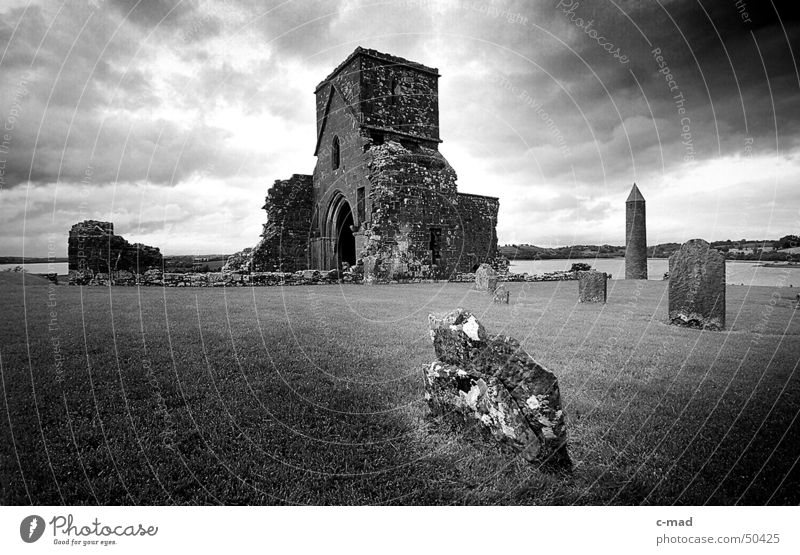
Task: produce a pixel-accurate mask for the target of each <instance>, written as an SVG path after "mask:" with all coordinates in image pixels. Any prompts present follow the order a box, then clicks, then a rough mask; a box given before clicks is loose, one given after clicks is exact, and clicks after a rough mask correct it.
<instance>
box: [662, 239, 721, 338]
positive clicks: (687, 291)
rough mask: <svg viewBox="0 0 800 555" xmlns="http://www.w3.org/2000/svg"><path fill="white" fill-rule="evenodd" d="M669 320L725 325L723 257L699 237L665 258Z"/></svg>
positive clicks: (696, 325) (698, 325) (694, 325)
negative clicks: (666, 262) (667, 262)
mask: <svg viewBox="0 0 800 555" xmlns="http://www.w3.org/2000/svg"><path fill="white" fill-rule="evenodd" d="M669 322H670V324H674V325H678V326H686V327H691V328H700V329H708V330H722V329H725V257H724V256H722V254H721V253H720V252H719V251H717V250H715V249H712V248H711V245H709V244H708V243H707V242H706V241H703V240H702V239H692V240H691V241H687V242H686V243H684V244H683V245H682V246H681V248H680V250H679V251H678V252H676V253H675V254H673V255H672V256H670V258H669Z"/></svg>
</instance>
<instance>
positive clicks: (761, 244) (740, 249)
mask: <svg viewBox="0 0 800 555" xmlns="http://www.w3.org/2000/svg"><path fill="white" fill-rule="evenodd" d="M790 238H795V236H793V235H788V236H786V237H782V238H781V239H778V240H768V239H767V240H763V241H752V240H748V239H741V240H739V241H731V240H725V241H712V243H711V246H712V247H713V248H715V249H717V250H719V251H720V252H722V253H723V254H724V255H725V258H726V259H728V260H760V261H787V260H796V259H800V246H797V247H796V246H792V245H793V244H796V242H795V241H793V240H789V239H790ZM787 246H788V247H789V248H786V247H787ZM680 247H681V244H680V243H659V244H658V245H651V246H649V247H647V256H648V257H650V258H669V257H670V256H672V254H673V253H674V252H675V251H677V250H678V249H679V248H680ZM498 250H499V251H500V253H501V254H502V255H503V256H505V257H506V258H508V259H509V260H547V259H565V260H573V259H576V258H621V257H624V256H625V247H620V246H615V245H572V246H565V247H557V248H546V247H537V246H536V245H502V246H500V247H498Z"/></svg>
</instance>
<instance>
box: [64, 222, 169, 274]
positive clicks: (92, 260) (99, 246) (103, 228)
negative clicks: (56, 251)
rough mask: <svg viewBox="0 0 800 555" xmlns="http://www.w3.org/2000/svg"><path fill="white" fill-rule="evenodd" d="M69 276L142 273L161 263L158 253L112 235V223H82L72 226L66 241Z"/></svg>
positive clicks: (154, 248) (159, 252) (157, 250)
mask: <svg viewBox="0 0 800 555" xmlns="http://www.w3.org/2000/svg"><path fill="white" fill-rule="evenodd" d="M67 257H68V261H69V271H70V273H75V272H81V273H86V274H87V275H90V276H91V275H94V274H97V273H110V272H114V271H128V272H133V273H142V272H144V271H146V270H148V269H150V268H160V267H161V266H162V264H163V256H162V255H161V251H160V250H159V249H158V248H156V247H150V246H147V245H143V244H141V243H135V244H130V243H128V241H126V240H125V239H124V238H123V237H121V236H119V235H114V224H113V223H111V222H101V221H97V220H85V221H83V222H80V223H78V224H75V225H74V226H72V228H71V229H70V231H69V238H68V239H67Z"/></svg>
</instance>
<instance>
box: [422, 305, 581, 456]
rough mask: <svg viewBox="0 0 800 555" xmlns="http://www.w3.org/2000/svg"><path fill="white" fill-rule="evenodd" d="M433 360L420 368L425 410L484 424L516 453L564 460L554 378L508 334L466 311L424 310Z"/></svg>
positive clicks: (561, 420) (564, 439)
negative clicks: (499, 332) (489, 330)
mask: <svg viewBox="0 0 800 555" xmlns="http://www.w3.org/2000/svg"><path fill="white" fill-rule="evenodd" d="M428 321H429V325H430V335H431V339H432V341H433V347H434V350H435V352H436V360H435V361H434V362H433V363H431V364H430V366H428V367H426V368H425V369H424V371H423V375H424V381H425V398H426V400H427V402H428V406H429V407H430V409H431V413H432V414H434V415H439V414H458V415H460V416H461V417H463V418H464V419H465V420H468V421H477V422H479V423H480V425H482V426H484V427H486V428H487V429H488V430H489V432H490V433H491V435H492V436H493V437H494V438H495V439H497V440H498V441H500V442H502V443H503V444H506V445H508V446H510V447H512V448H513V449H514V450H516V451H517V452H519V453H520V454H521V455H522V457H523V458H525V459H526V460H527V461H529V462H532V463H541V464H543V465H544V466H546V467H550V468H559V469H565V468H570V466H571V462H570V458H569V455H568V453H567V435H566V423H565V418H564V411H563V409H562V408H561V396H560V392H559V387H558V380H557V379H556V377H555V375H553V373H552V372H550V371H548V370H547V369H545V368H544V367H543V366H542V365H540V364H539V363H537V362H536V361H535V360H534V359H533V358H532V357H531V356H530V355H528V353H526V352H525V351H524V350H523V349H522V347H521V346H520V344H519V342H518V341H517V340H515V339H512V338H510V337H506V336H502V335H497V336H491V337H490V336H489V335H488V334H487V332H486V330H485V329H484V327H483V325H482V324H481V323H480V322H479V321H478V320H477V318H475V316H474V315H473V314H471V313H470V312H467V311H465V310H462V309H457V310H455V311H453V312H450V313H449V314H447V315H445V316H444V317H441V318H440V317H436V316H434V315H430V316H428Z"/></svg>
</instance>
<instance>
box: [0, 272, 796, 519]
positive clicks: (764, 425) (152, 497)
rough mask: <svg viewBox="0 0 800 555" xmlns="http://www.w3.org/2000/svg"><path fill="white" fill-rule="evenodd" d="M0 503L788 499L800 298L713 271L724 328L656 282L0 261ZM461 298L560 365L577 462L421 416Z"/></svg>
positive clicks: (498, 329)
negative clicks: (55, 266) (446, 327)
mask: <svg viewBox="0 0 800 555" xmlns="http://www.w3.org/2000/svg"><path fill="white" fill-rule="evenodd" d="M0 280H2V281H0V310H2V316H1V317H0V337H1V338H2V343H1V344H0V345H1V346H0V369H1V370H2V384H1V385H2V391H3V395H2V406H0V468H1V469H2V482H0V501H2V504H4V505H8V504H29V503H32V504H208V503H224V504H560V505H565V504H567V505H568V504H593V505H596V504H673V503H676V504H722V505H730V504H737V503H738V504H766V503H770V504H797V503H800V464H798V457H799V456H800V422H798V412H799V411H800V374H799V373H798V361H800V341H798V335H799V334H800V310H797V311H795V310H794V309H793V302H792V298H793V297H794V290H792V289H783V290H778V289H770V288H752V289H748V288H746V287H736V286H729V287H728V290H727V291H728V302H727V308H728V314H727V318H728V328H729V329H728V331H726V332H722V333H714V332H698V331H695V330H686V329H680V328H676V327H673V326H668V325H666V324H665V323H664V321H665V319H666V303H667V297H666V282H657V281H650V282H626V281H612V282H610V289H609V302H608V303H607V304H606V305H593V304H579V303H577V302H576V298H577V284H576V283H575V282H550V283H528V284H521V283H518V284H509V285H508V287H509V289H510V291H511V299H512V303H511V305H493V304H491V302H490V299H489V298H487V297H486V296H484V295H481V294H480V293H477V292H473V291H470V287H469V285H467V284H450V283H441V284H421V285H385V286H383V285H381V286H372V287H369V286H352V285H347V286H342V287H340V286H336V285H331V286H306V287H284V288H279V287H269V288H267V287H261V288H230V289H219V288H215V289H206V288H182V289H177V288H168V289H162V288H142V289H137V288H134V287H127V288H126V287H118V288H103V287H85V288H79V287H68V286H63V285H62V286H51V285H49V284H48V283H47V282H45V281H44V280H39V279H37V278H34V277H30V276H29V277H28V278H26V285H25V286H23V285H22V283H21V280H22V276H19V275H10V274H6V275H0ZM457 306H461V307H464V308H467V309H469V310H471V311H473V312H474V313H475V314H477V315H478V317H479V319H480V320H481V321H482V322H483V323H484V325H485V326H486V328H487V329H488V331H489V332H490V333H504V334H507V335H511V336H513V337H516V338H518V339H520V340H521V341H523V342H524V346H525V348H526V349H527V350H528V352H529V353H530V354H531V355H532V356H534V358H536V359H537V360H538V361H539V362H541V363H542V364H544V365H545V366H547V367H548V368H549V369H551V370H552V371H553V372H554V373H555V374H556V375H557V376H558V378H559V381H560V384H561V394H562V399H563V402H564V404H565V410H566V413H567V422H568V434H569V450H570V455H571V457H572V460H573V462H574V470H573V472H572V473H571V474H569V475H555V474H547V473H544V472H541V471H540V470H539V469H538V468H536V467H535V466H532V465H530V464H528V463H526V462H525V461H524V460H522V459H520V458H518V457H515V456H514V454H513V453H509V452H506V451H503V450H501V449H500V448H499V447H498V446H497V445H496V444H495V443H494V442H492V441H488V440H487V439H486V438H485V436H484V435H483V434H482V433H481V432H480V431H479V430H477V429H474V428H467V429H462V428H460V427H457V426H455V425H454V424H453V423H451V422H449V421H443V420H434V419H431V418H429V417H428V416H427V409H426V405H425V402H424V399H423V386H422V378H421V368H422V367H423V366H424V365H426V364H428V363H430V361H431V360H432V359H433V349H432V346H431V344H430V342H429V339H428V333H427V315H428V313H429V312H445V311H448V310H451V309H453V308H455V307H457Z"/></svg>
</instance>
